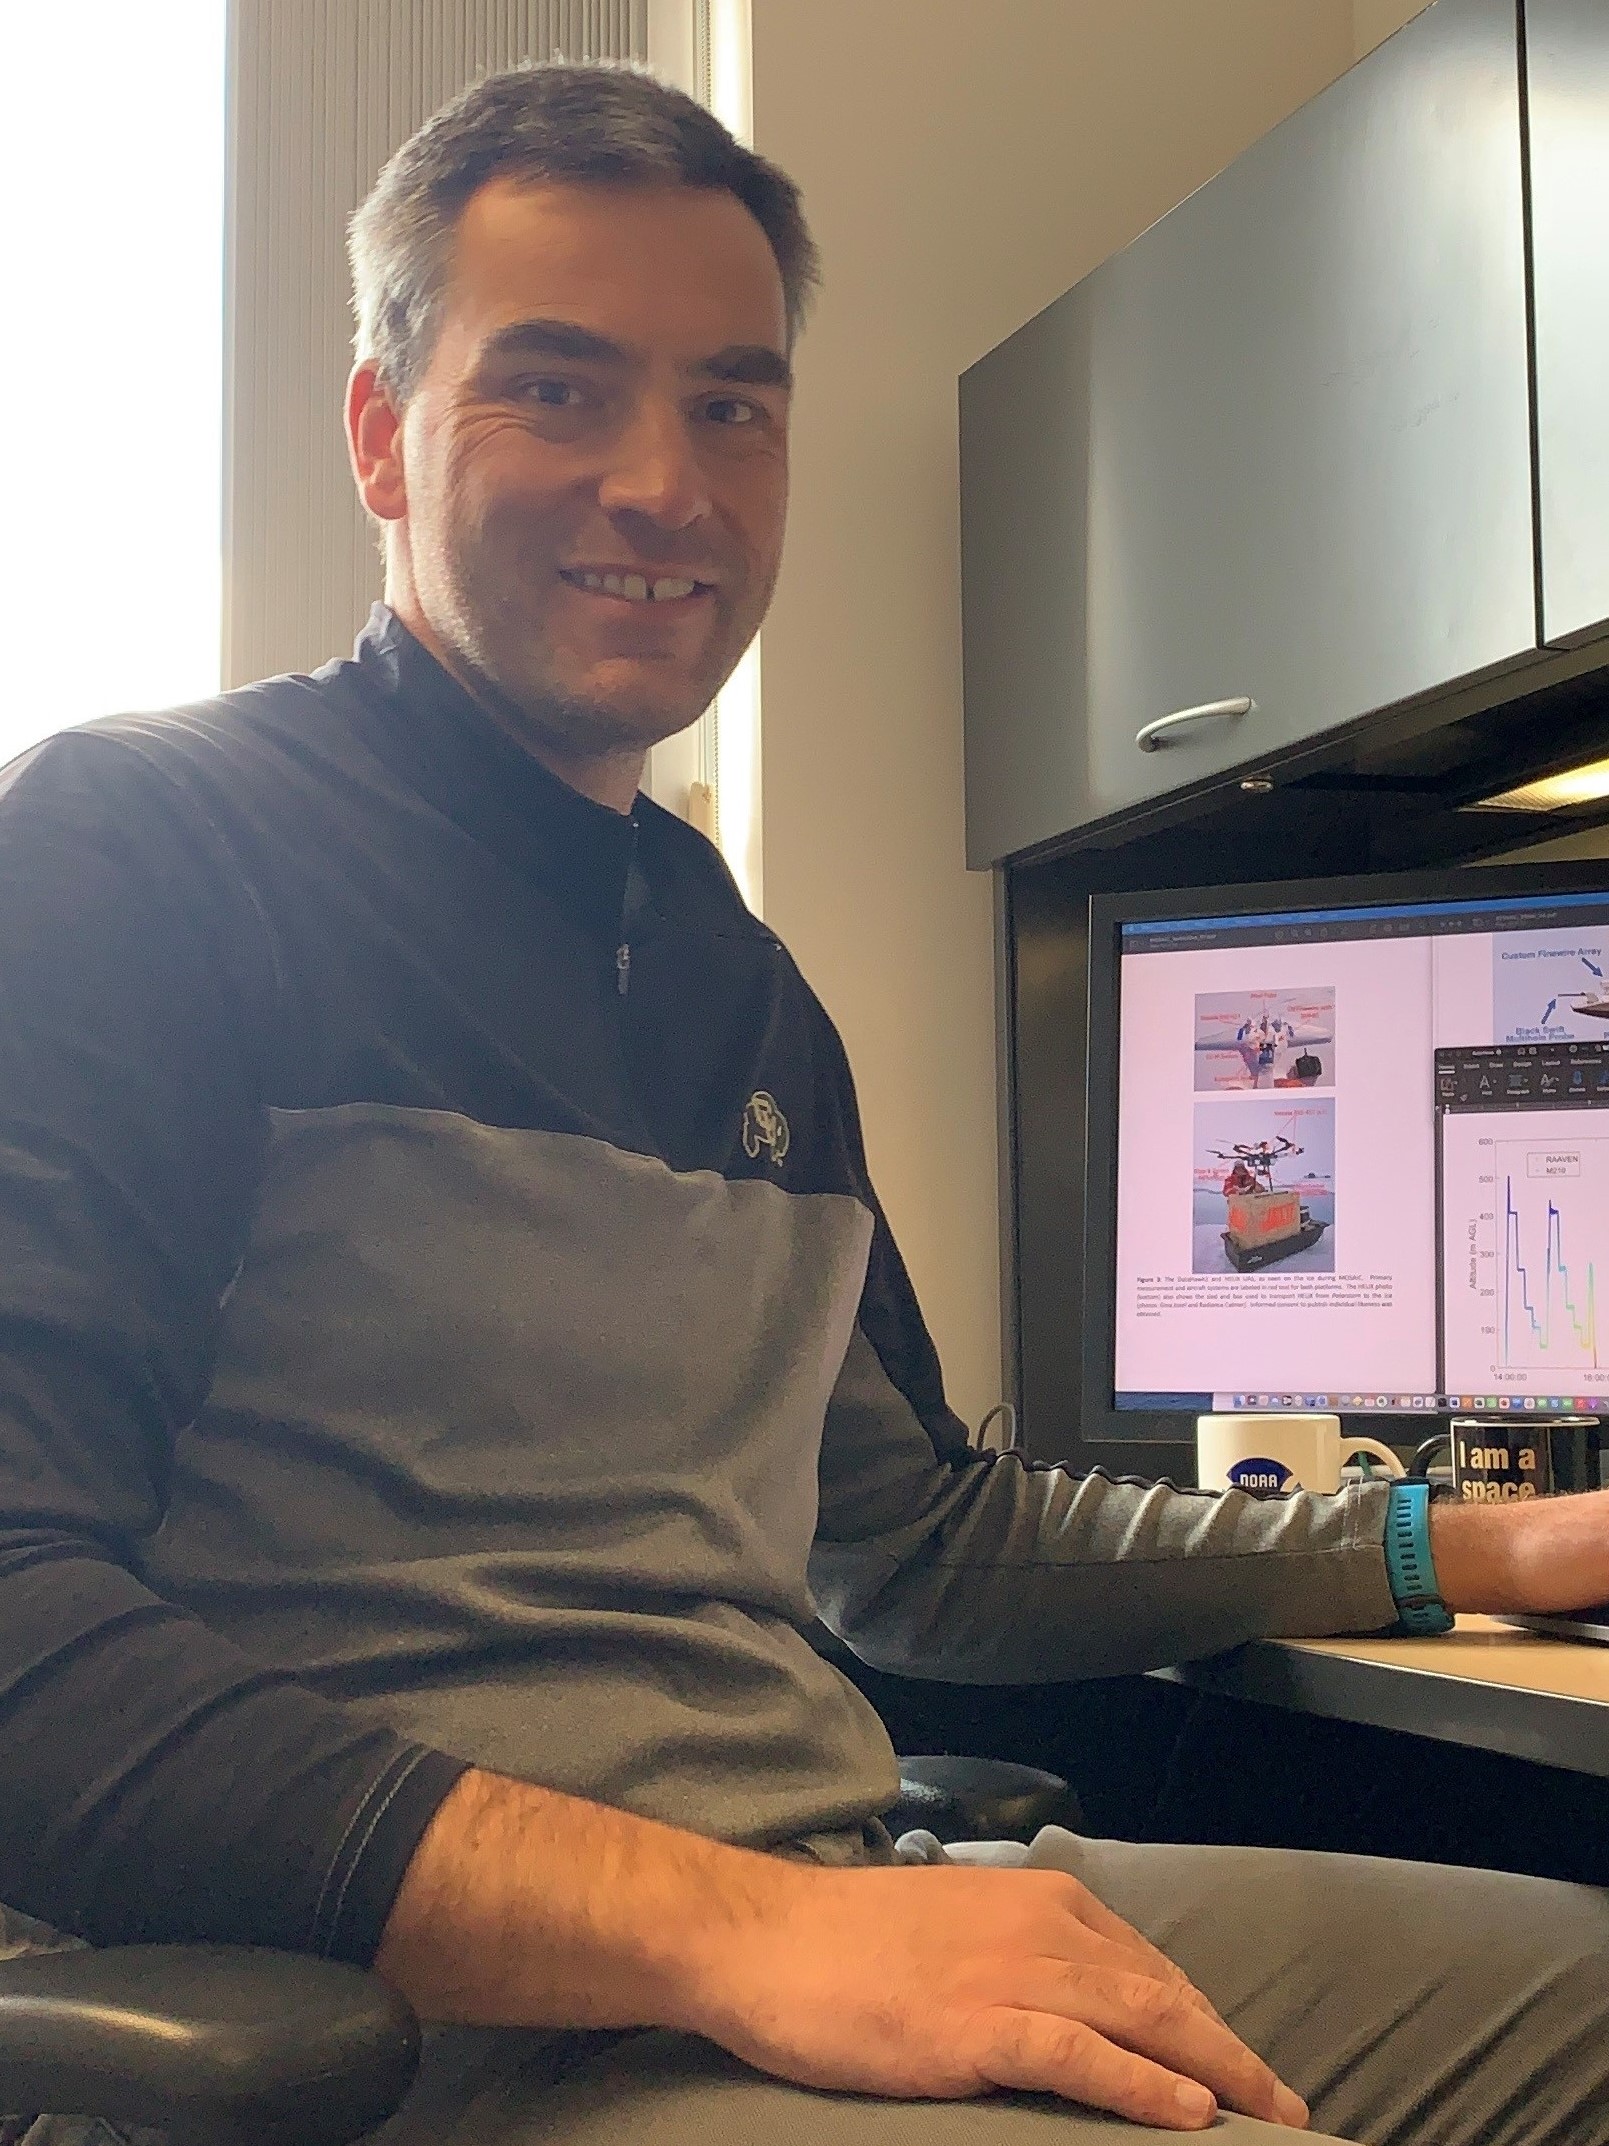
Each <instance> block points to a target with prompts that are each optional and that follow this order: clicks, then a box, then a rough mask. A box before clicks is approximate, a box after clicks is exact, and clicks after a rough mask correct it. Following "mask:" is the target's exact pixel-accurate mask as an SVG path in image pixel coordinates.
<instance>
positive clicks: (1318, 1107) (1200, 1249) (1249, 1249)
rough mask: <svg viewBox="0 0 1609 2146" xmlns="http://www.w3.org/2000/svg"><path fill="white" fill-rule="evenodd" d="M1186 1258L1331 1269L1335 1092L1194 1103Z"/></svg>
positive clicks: (1252, 1268) (1244, 1269)
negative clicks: (1188, 1253) (1188, 1251)
mask: <svg viewBox="0 0 1609 2146" xmlns="http://www.w3.org/2000/svg"><path fill="white" fill-rule="evenodd" d="M1197 1004H1198V1006H1199V1004H1200V1001H1199V1000H1198V1001H1197ZM1190 1265H1191V1271H1192V1272H1193V1273H1196V1274H1245V1275H1256V1274H1266V1273H1278V1274H1291V1273H1296V1274H1333V1273H1334V1272H1335V1098H1334V1097H1333V1096H1315V1097H1314V1098H1313V1099H1312V1100H1311V1101H1303V1102H1296V1101H1286V1100H1281V1099H1277V1098H1275V1097H1274V1096H1268V1097H1266V1098H1265V1097H1262V1096H1258V1097H1256V1098H1252V1097H1247V1098H1246V1099H1245V1100H1244V1101H1235V1100H1230V1099H1225V1100H1224V1101H1222V1102H1219V1101H1216V1100H1215V1101H1211V1102H1200V1103H1197V1105H1196V1107H1195V1135H1194V1164H1193V1184H1192V1190H1191V1257H1190Z"/></svg>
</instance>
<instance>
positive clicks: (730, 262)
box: [442, 179, 787, 359]
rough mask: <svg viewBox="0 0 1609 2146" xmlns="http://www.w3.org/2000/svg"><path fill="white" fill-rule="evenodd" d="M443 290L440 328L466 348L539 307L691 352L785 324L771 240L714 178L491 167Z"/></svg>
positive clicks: (461, 230)
mask: <svg viewBox="0 0 1609 2146" xmlns="http://www.w3.org/2000/svg"><path fill="white" fill-rule="evenodd" d="M445 300H446V303H445V307H444V316H443V321H442V338H443V341H444V342H451V343H454V344H457V345H458V346H459V348H460V349H464V348H466V347H472V346H473V345H475V344H478V343H479V342H481V341H482V340H483V339H484V338H485V337H486V336H487V335H489V334H491V333H492V332H493V331H495V330H496V329H497V328H499V327H501V326H503V325H504V324H505V323H507V322H509V321H513V320H521V319H526V318H529V317H532V316H540V317H545V318H551V319H558V320H565V321H572V322H574V323H576V324H577V325H578V326H581V327H585V328H591V329H594V330H596V331H597V333H598V334H600V335H603V336H607V337H608V338H609V339H610V340H611V341H614V342H618V343H621V344H623V345H626V346H627V347H631V348H640V349H643V350H654V351H662V352H667V353H674V354H677V355H681V356H685V357H687V358H690V359H696V358H698V357H701V356H703V355H705V354H707V353H709V352H711V351H715V350H720V349H723V348H724V347H726V346H727V345H729V344H733V343H760V344H769V345H771V346H773V347H774V348H776V349H778V350H782V349H783V348H785V345H786V337H787V313H786V306H785V303H784V299H783V294H782V277H781V274H780V271H779V270H778V268H777V263H776V256H775V255H774V254H773V253H772V251H771V246H770V242H769V240H768V239H767V238H766V235H765V233H764V232H763V231H762V230H761V229H760V226H759V224H758V223H757V222H756V221H755V219H754V217H753V216H752V215H751V214H750V213H749V211H748V210H747V209H746V208H745V207H744V206H743V204H742V202H741V201H739V200H738V199H737V197H736V195H734V194H729V193H727V192H725V191H724V190H720V191H717V190H715V189H713V188H702V187H689V186H652V187H638V186H613V185H609V186H604V185H596V186H570V185H564V186H559V185H539V186H522V185H518V184H516V183H515V182H513V181H510V180H506V179H495V180H492V181H490V182H489V183H488V184H487V185H485V186H483V187H481V188H480V189H479V190H478V191H477V192H476V193H475V194H473V195H472V196H471V197H470V199H469V202H468V203H467V205H466V206H465V209H464V213H463V215H462V217H461V218H460V220H459V224H458V229H457V232H456V235H455V241H454V247H453V254H452V262H451V268H450V272H449V276H448V282H447V289H446V293H445Z"/></svg>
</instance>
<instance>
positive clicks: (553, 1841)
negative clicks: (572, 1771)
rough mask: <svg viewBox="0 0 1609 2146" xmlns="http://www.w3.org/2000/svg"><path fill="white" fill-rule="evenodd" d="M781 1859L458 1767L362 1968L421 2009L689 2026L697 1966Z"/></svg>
mask: <svg viewBox="0 0 1609 2146" xmlns="http://www.w3.org/2000/svg"><path fill="white" fill-rule="evenodd" d="M787 1871H788V1866H787V1865H785V1864H779V1863H778V1862H777V1861H776V1860H775V1859H774V1858H772V1857H768V1856H763V1855H757V1854H754V1853H752V1852H750V1851H748V1850H746V1849H741V1848H729V1847H725V1846H723V1845H722V1844H720V1843H719V1842H716V1841H710V1840H705V1839H703V1838H702V1837H701V1836H699V1835H697V1834H693V1833H684V1832H680V1831H678V1830H677V1829H675V1828H674V1827H671V1826H666V1825H660V1824H657V1823H655V1822H654V1821H653V1820H650V1819H645V1818H636V1817H633V1816H631V1815H630V1814H629V1813H627V1812H624V1811H617V1810H612V1809H609V1808H607V1807H605V1806H604V1805H601V1804H596V1803H588V1802H585V1801H583V1800H582V1799H580V1798H579V1797H575V1796H565V1795H559V1794H557V1793H555V1792H554V1791H552V1790H550V1789H545V1788H537V1787H533V1786H531V1785H529V1784H528V1783H525V1782H521V1781H511V1780H507V1779H504V1778H503V1777H502V1776H500V1775H497V1774H489V1773H482V1772H478V1771H472V1772H470V1773H467V1774H465V1775H464V1776H463V1778H462V1779H461V1780H460V1781H459V1782H458V1783H457V1784H456V1786H455V1787H454V1788H453V1789H452V1790H451V1791H450V1793H449V1794H448V1796H447V1798H446V1800H445V1801H444V1802H443V1803H442V1805H441V1807H440V1809H439V1810H438V1811H437V1813H436V1815H435V1818H434V1819H433V1821H432V1822H431V1824H430V1826H429V1828H428V1829H427V1830H426V1832H425V1834H424V1837H423V1839H422V1840H421V1841H420V1843H419V1846H418V1849H417V1850H416V1851H415V1854H414V1858H413V1861H412V1862H411V1863H410V1865H409V1867H408V1870H407V1873H406V1875H405V1877H404V1879H403V1882H402V1887H401V1889H400V1891H399V1892H398V1894H397V1898H396V1900H395V1902H394V1904H393V1906H392V1909H391V1914H390V1917H389V1919H388V1921H387V1923H386V1927H385V1931H384V1934H383V1936H382V1938H381V1941H380V1948H379V1951H378V1953H377V1954H376V1956H375V1962H374V1964H375V1967H376V1968H377V1969H378V1970H379V1972H380V1973H381V1974H382V1975H384V1976H385V1978H386V1979H387V1981H389V1982H391V1983H392V1984H393V1985H394V1986H395V1987H396V1988H398V1989H400V1990H401V1991H402V1993H403V1995H404V1996H406V1997H407V1998H408V2000H409V2001H410V2003H412V2005H413V2006H414V2008H415V2010H416V2011H418V2012H420V2013H421V2014H422V2015H423V2016H424V2017H426V2018H428V2019H435V2020H445V2021H455V2022H458V2023H461V2024H471V2025H480V2026H524V2027H646V2026H673V2027H683V2028H689V2029H697V2028H699V2027H700V2025H701V2018H700V2015H699V2002H700V1997H701V1994H702V1990H701V1973H700V1970H701V1963H702V1960H703V1955H704V1953H705V1952H706V1951H713V1950H714V1949H716V1948H717V1947H718V1946H719V1944H720V1941H721V1940H722V1939H723V1938H730V1936H731V1935H732V1932H733V1930H734V1927H735V1926H737V1925H740V1924H742V1923H744V1922H745V1921H753V1920H758V1919H759V1918H760V1917H762V1916H763V1915H764V1914H765V1912H766V1910H767V1908H768V1906H769V1905H770V1903H771V1900H772V1896H773V1895H774V1894H775V1893H776V1892H777V1891H778V1890H779V1881H782V1880H784V1879H785V1876H786V1874H787Z"/></svg>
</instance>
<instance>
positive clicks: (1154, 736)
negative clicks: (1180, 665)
mask: <svg viewBox="0 0 1609 2146" xmlns="http://www.w3.org/2000/svg"><path fill="white" fill-rule="evenodd" d="M1256 705H1257V703H1256V702H1255V701H1254V700H1253V699H1252V698H1251V696H1250V694H1248V693H1242V694H1241V695H1240V696H1239V697H1238V699H1235V700H1204V701H1203V702H1202V703H1201V706H1200V707H1199V708H1175V709H1174V711H1173V713H1172V714H1171V715H1159V716H1158V717H1157V718H1156V720H1155V722H1151V723H1147V724H1145V725H1144V727H1143V728H1142V729H1139V730H1137V731H1136V732H1135V733H1134V742H1135V744H1136V745H1137V746H1138V747H1139V748H1140V751H1141V752H1142V753H1159V752H1161V750H1162V748H1163V746H1164V745H1171V744H1173V742H1174V740H1175V739H1176V738H1178V737H1179V736H1180V735H1181V734H1182V733H1183V732H1185V731H1188V730H1193V729H1194V728H1195V726H1196V724H1197V723H1221V722H1224V721H1226V720H1227V719H1228V718H1229V717H1230V716H1233V715H1250V714H1251V712H1252V710H1253V709H1254V708H1255V707H1256Z"/></svg>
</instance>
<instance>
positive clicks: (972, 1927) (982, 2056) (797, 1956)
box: [686, 1864, 1307, 2130]
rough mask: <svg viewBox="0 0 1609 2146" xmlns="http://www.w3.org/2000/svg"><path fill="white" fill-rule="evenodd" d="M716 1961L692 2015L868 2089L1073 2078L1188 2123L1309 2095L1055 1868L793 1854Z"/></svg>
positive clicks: (1116, 2105) (833, 2083) (1266, 2111)
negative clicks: (805, 1861)
mask: <svg viewBox="0 0 1609 2146" xmlns="http://www.w3.org/2000/svg"><path fill="white" fill-rule="evenodd" d="M777 1875H778V1883H777V1885H776V1886H775V1888H774V1889H772V1892H771V1897H770V1898H769V1899H768V1900H767V1901H766V1902H765V1905H764V1907H763V1909H762V1912H761V1913H760V1914H759V1915H758V1916H756V1917H755V1918H754V1920H753V1921H752V1922H751V1923H749V1924H748V1925H747V1926H743V1925H731V1926H728V1927H727V1928H726V1929H725V1930H723V1931H721V1932H720V1933H719V1934H718V1937H717V1940H716V1942H715V1944H714V1945H713V1947H711V1948H710V1949H709V1950H708V1951H707V1952H706V1953H705V1954H704V1956H703V1957H702V1958H701V1959H700V1960H699V1961H698V1963H697V1965H696V1967H695V1972H694V1977H693V1981H692V1991H693V1998H694V2001H693V2007H692V2010H691V2013H690V2014H689V2017H688V2019H687V2021H686V2024H688V2025H691V2026H694V2027H695V2028H697V2029H698V2031H700V2032H701V2033H704V2034H706V2035H708V2036H709V2037H710V2039H712V2040H714V2041H717V2042H720V2043H721V2044H723V2045H724V2047H726V2048H728V2049H730V2050H732V2051H733V2052H734V2054H736V2055H737V2056H740V2057H743V2058H744V2059H746V2060H747V2062H749V2063H751V2064H754V2065H756V2066H757V2067H759V2069H761V2070H762V2071H768V2072H773V2073H776V2074H777V2075H779V2076H780V2077H782V2078H785V2079H794V2080H797V2081H799V2082H800V2083H801V2084H802V2085H806V2086H814V2087H832V2088H838V2089H840V2090H844V2091H848V2092H853V2093H861V2094H885V2095H890V2096H903V2097H912V2096H920V2097H924V2098H932V2099H958V2098H961V2097H964V2096H967V2095H973V2094H981V2093H985V2092H988V2091H989V2090H990V2089H992V2088H996V2087H1011V2088H1017V2089H1021V2090H1025V2091H1028V2092H1033V2093H1043V2094H1058V2095H1061V2096H1063V2097H1064V2098H1066V2099H1068V2100H1072V2101H1079V2102H1084V2103H1087V2104H1089V2105H1090V2106H1091V2107H1093V2108H1098V2109H1109V2110H1112V2111H1114V2112H1116V2113H1117V2114H1118V2115H1121V2116H1127V2117H1132V2118H1133V2119H1134V2120H1135V2121H1136V2122H1139V2123H1144V2124H1150V2125H1154V2126H1158V2127H1161V2128H1163V2129H1168V2130H1174V2129H1178V2130H1199V2129H1200V2128H1202V2127H1203V2126H1204V2125H1207V2124H1209V2123H1211V2121H1212V2119H1213V2117H1214V2116H1215V2115H1216V2113H1217V2109H1218V2106H1219V2104H1220V2103H1221V2104H1222V2105H1223V2106H1224V2107H1226V2108H1230V2109H1237V2110H1239V2111H1240V2112H1241V2113H1243V2114H1245V2115H1249V2116H1259V2117H1263V2118H1265V2119H1266V2120H1268V2121H1270V2122H1275V2123H1282V2124H1288V2125H1293V2126H1303V2125H1305V2124H1306V2122H1307V2110H1306V2108H1305V2107H1304V2106H1303V2104H1302V2102H1301V2101H1300V2100H1299V2099H1298V2098H1297V2096H1296V2095H1295V2094H1294V2093H1292V2092H1291V2091H1290V2089H1289V2088H1288V2087H1285V2086H1283V2085H1282V2084H1281V2083H1280V2081H1279V2080H1278V2079H1276V2078H1275V2076H1274V2074H1273V2073H1272V2072H1271V2071H1270V2070H1269V2068H1268V2066H1267V2065H1266V2064H1264V2063H1263V2061H1262V2060H1261V2058H1260V2057H1256V2056H1254V2055H1253V2054H1252V2052H1251V2051H1250V2050H1249V2049H1248V2048H1247V2047H1246V2046H1245V2044H1244V2043H1243V2042H1242V2041H1240V2040H1239V2038H1238V2037H1237V2036H1236V2035H1234V2034H1232V2033H1231V2032H1230V2030H1229V2029H1228V2027H1226V2026H1225V2025H1224V2023H1223V2021H1222V2020H1221V2019H1220V2018H1219V2016H1218V2014H1217V2013H1216V2012H1215V2011H1214V2010H1213V2008H1212V2006H1211V2005H1210V2004H1209V2003H1208V2001H1207V1999H1206V1998H1205V1997H1204V1996H1202V1994H1201V1992H1200V1991H1199V1990H1197V1989H1195V1988H1194V1987H1193V1986H1192V1985H1191V1983H1189V1982H1188V1981H1186V1979H1185V1977H1184V1976H1183V1974H1181V1973H1180V1971H1179V1969H1178V1968H1176V1967H1175V1966H1173V1965H1172V1963H1171V1962H1170V1961H1168V1960H1167V1959H1165V1958H1164V1957H1163V1955H1162V1954H1161V1953H1160V1952H1158V1951H1157V1950H1156V1949H1155V1948H1154V1947H1153V1946H1151V1945H1149V1944H1147V1943H1146V1941H1145V1939H1144V1938H1142V1937H1141V1936H1140V1935H1139V1933H1138V1932H1137V1931H1135V1930H1133V1929H1131V1928H1130V1927H1129V1925H1128V1924H1127V1923H1125V1922H1124V1921H1122V1920H1121V1918H1120V1917H1118V1916H1116V1915H1114V1914H1113V1913H1112V1912H1111V1910H1110V1909H1108V1908H1106V1907H1103V1906H1102V1904H1101V1903H1100V1901H1098V1900H1097V1899H1096V1898H1095V1896H1094V1895H1093V1894H1092V1893H1091V1892H1089V1891H1088V1890H1087V1888H1086V1887H1084V1886H1083V1885H1081V1884H1079V1882H1078V1880H1077V1879H1076V1878H1072V1877H1067V1876H1063V1875H1061V1874H1060V1873H1058V1872H1055V1871H1042V1870H1021V1871H1012V1870H982V1869H962V1868H954V1869H945V1868H936V1869H928V1868H921V1869H910V1870H874V1871H866V1870H860V1871H832V1872H826V1871H819V1870H811V1869H808V1868H801V1867H800V1866H798V1865H793V1864H781V1865H778V1866H777Z"/></svg>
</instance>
